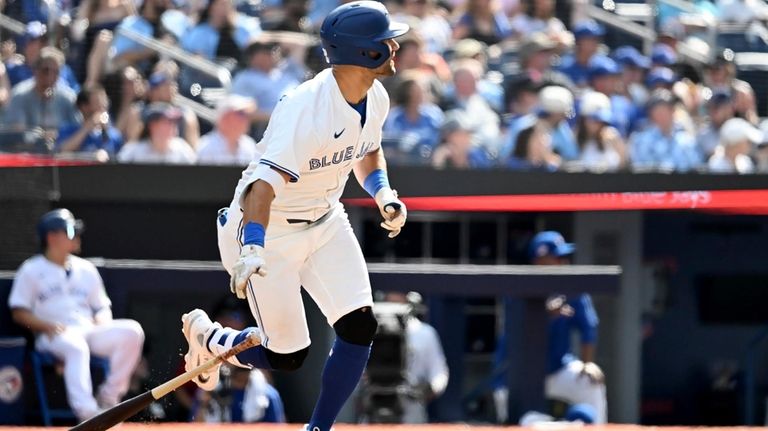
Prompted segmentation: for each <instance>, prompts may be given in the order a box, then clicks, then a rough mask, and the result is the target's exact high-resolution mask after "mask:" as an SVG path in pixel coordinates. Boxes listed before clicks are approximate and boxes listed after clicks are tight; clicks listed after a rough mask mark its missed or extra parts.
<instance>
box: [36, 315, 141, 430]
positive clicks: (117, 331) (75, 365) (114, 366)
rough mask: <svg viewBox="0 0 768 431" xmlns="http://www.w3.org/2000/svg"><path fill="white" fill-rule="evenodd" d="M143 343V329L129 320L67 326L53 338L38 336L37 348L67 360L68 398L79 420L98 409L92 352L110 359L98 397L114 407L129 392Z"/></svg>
mask: <svg viewBox="0 0 768 431" xmlns="http://www.w3.org/2000/svg"><path fill="white" fill-rule="evenodd" d="M143 345H144V331H143V330H142V328H141V325H139V323H138V322H136V321H135V320H130V319H115V320H112V321H110V322H107V323H103V324H100V325H97V326H90V327H81V326H68V327H67V328H66V330H65V331H64V332H62V333H61V334H59V335H57V336H55V337H53V338H51V337H49V336H47V335H41V336H39V337H38V338H37V341H36V344H35V346H36V348H37V350H39V351H41V352H48V353H52V354H53V355H54V356H56V357H57V358H58V359H59V360H61V361H63V362H64V384H65V386H66V388H67V400H68V401H69V405H70V407H71V408H72V410H73V411H74V412H75V415H76V416H77V417H78V418H79V419H80V420H83V419H87V418H90V417H92V416H94V415H95V414H96V413H98V411H99V405H98V403H97V401H96V398H94V396H93V384H92V382H91V369H90V361H91V354H93V355H96V356H101V357H105V358H109V375H108V376H107V378H106V380H105V381H104V383H103V384H102V385H101V387H100V388H99V391H98V398H99V400H100V401H101V402H102V404H104V405H109V406H111V405H115V404H117V403H118V402H119V401H120V399H121V398H122V396H123V395H125V393H126V392H127V391H128V385H129V383H130V379H131V375H132V374H133V370H134V369H135V368H136V365H137V364H138V362H139V359H140V358H141V349H142V346H143Z"/></svg>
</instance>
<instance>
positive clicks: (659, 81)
mask: <svg viewBox="0 0 768 431" xmlns="http://www.w3.org/2000/svg"><path fill="white" fill-rule="evenodd" d="M675 82H677V75H675V72H674V71H673V70H672V69H670V68H668V67H657V68H655V69H653V70H651V72H650V73H648V77H647V78H645V85H647V86H649V87H655V86H657V85H672V84H674V83H675Z"/></svg>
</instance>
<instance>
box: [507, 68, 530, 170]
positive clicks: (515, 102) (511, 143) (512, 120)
mask: <svg viewBox="0 0 768 431" xmlns="http://www.w3.org/2000/svg"><path fill="white" fill-rule="evenodd" d="M504 105H505V106H506V109H507V115H505V117H504V132H503V133H502V135H501V137H500V139H501V144H500V148H499V155H498V157H497V159H498V161H499V163H500V164H505V163H506V162H507V160H508V159H509V157H510V156H511V155H512V151H514V149H515V141H516V139H517V134H518V133H520V131H521V130H522V129H524V128H525V127H527V126H526V125H529V124H530V122H529V121H527V120H526V117H529V116H532V115H534V114H535V110H536V107H537V106H538V105H539V86H538V85H536V84H535V83H534V82H533V80H532V79H531V78H529V77H527V76H520V77H519V78H516V79H514V80H511V81H510V82H508V83H507V85H506V88H505V91H504Z"/></svg>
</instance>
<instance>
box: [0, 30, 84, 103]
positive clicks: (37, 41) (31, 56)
mask: <svg viewBox="0 0 768 431" xmlns="http://www.w3.org/2000/svg"><path fill="white" fill-rule="evenodd" d="M48 37H49V35H48V30H47V27H46V26H45V25H44V24H43V23H41V22H39V21H32V22H30V23H28V24H27V26H26V28H25V30H24V35H23V36H22V38H21V51H22V52H23V55H18V54H17V55H15V56H14V57H12V58H10V59H8V61H7V62H6V63H5V68H6V73H7V74H8V79H9V80H10V83H11V87H15V86H16V85H17V84H19V83H20V82H22V81H26V80H28V79H30V78H32V77H33V76H34V67H35V64H36V63H37V60H38V58H40V53H41V52H42V50H43V49H44V48H45V47H46V46H48ZM57 85H62V86H65V87H67V88H69V89H71V90H72V91H74V92H75V93H77V92H78V91H80V84H79V83H78V82H77V78H76V77H75V74H74V73H73V72H72V69H70V67H69V66H68V65H67V64H66V63H64V64H62V65H61V66H60V67H59V74H58V79H57Z"/></svg>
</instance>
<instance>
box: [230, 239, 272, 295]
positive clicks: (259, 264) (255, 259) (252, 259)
mask: <svg viewBox="0 0 768 431" xmlns="http://www.w3.org/2000/svg"><path fill="white" fill-rule="evenodd" d="M263 256H264V247H262V246H260V245H252V244H247V245H244V246H243V249H242V250H241V251H240V257H239V258H238V259H237V262H235V265H234V266H233V267H232V278H231V279H230V281H229V289H230V290H231V291H232V293H234V294H235V295H237V297H238V298H240V299H245V298H246V296H245V287H246V286H247V285H248V279H249V278H251V276H252V275H253V274H258V275H260V276H262V277H264V276H266V275H267V268H266V262H265V261H264V257H263Z"/></svg>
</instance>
